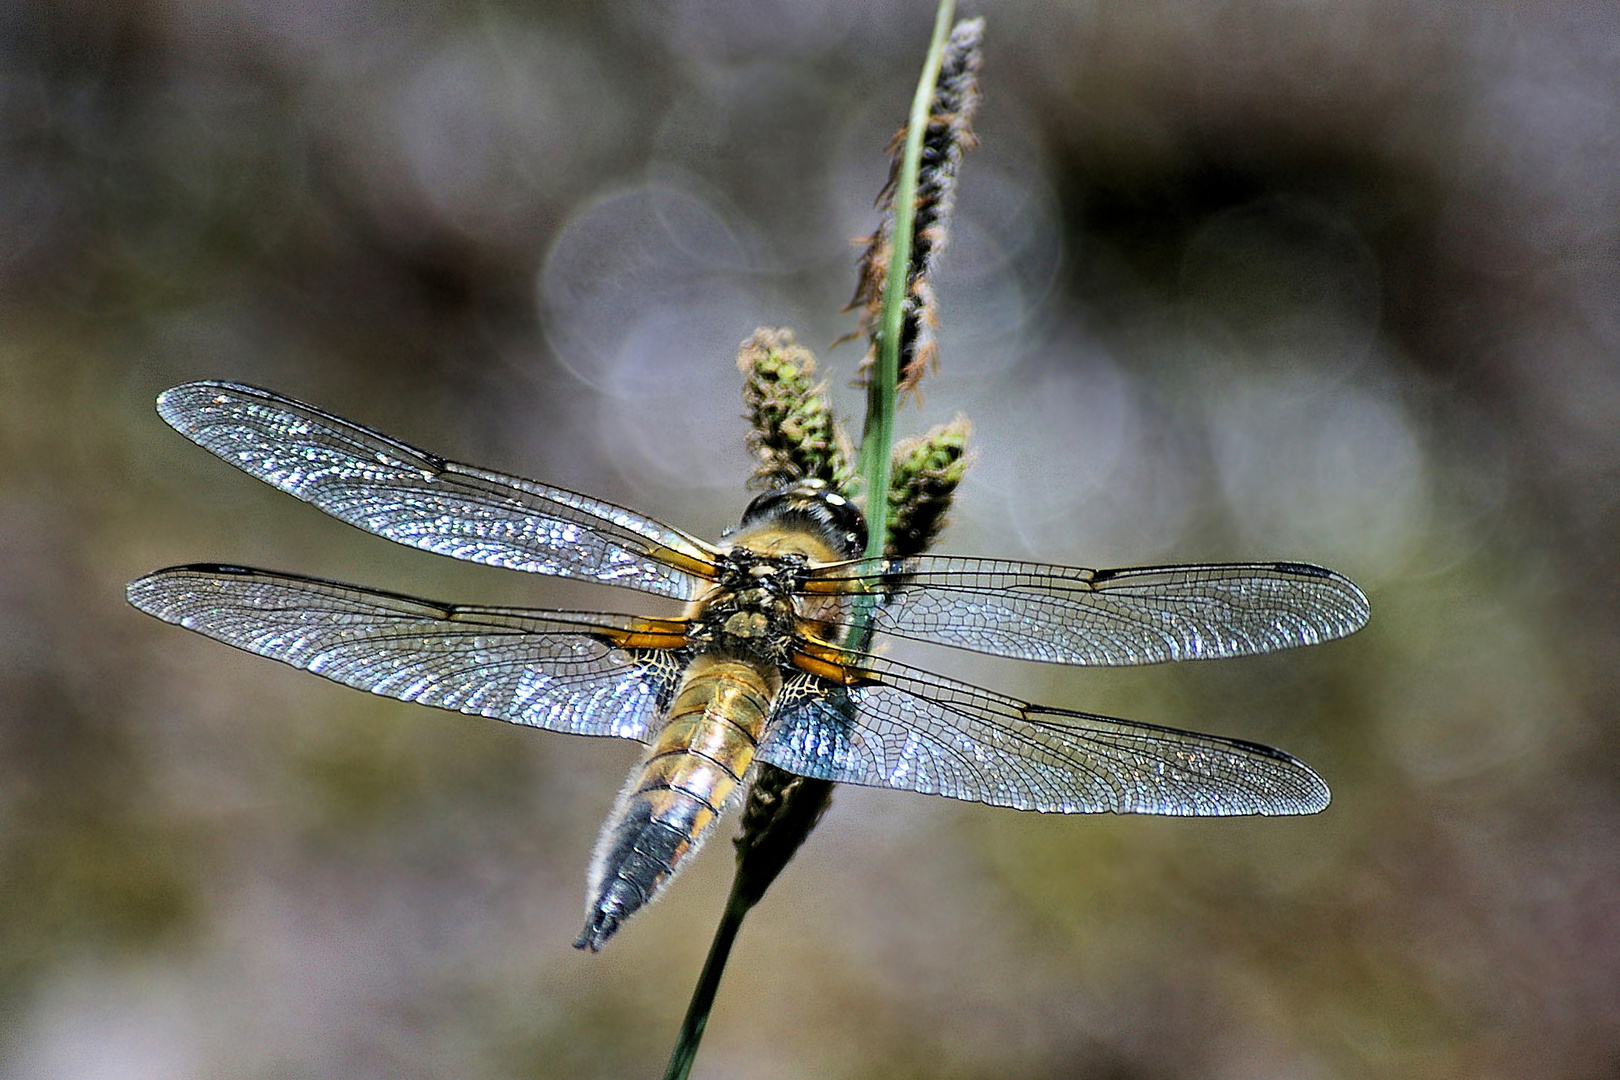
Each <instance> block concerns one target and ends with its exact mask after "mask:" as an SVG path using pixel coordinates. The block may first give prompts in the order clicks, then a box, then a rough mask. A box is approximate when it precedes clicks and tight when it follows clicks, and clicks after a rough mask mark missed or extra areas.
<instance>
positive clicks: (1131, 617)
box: [806, 555, 1367, 666]
mask: <svg viewBox="0 0 1620 1080" xmlns="http://www.w3.org/2000/svg"><path fill="white" fill-rule="evenodd" d="M806 587H807V591H811V592H817V591H830V592H836V591H851V592H874V593H880V594H885V596H884V601H883V603H882V604H880V605H878V606H876V607H875V609H874V610H873V613H872V624H873V626H874V627H875V628H876V629H878V630H881V631H883V632H884V633H888V634H893V635H894V636H896V637H903V638H912V639H915V640H918V641H929V642H936V643H939V644H942V645H954V646H956V647H957V648H962V649H972V650H974V651H976V652H983V653H991V654H993V655H996V656H1012V657H1017V658H1019V659H1023V660H1039V661H1044V662H1046V663H1051V664H1087V665H1103V666H1121V665H1127V664H1156V663H1160V662H1162V661H1165V660H1211V659H1217V658H1220V657H1227V656H1248V655H1252V654H1254V653H1267V652H1275V651H1276V650H1278V649H1288V648H1292V647H1294V646H1297V645H1315V644H1317V643H1318V642H1323V641H1330V640H1332V639H1334V638H1339V637H1344V636H1345V635H1346V634H1351V633H1354V632H1355V631H1357V630H1359V629H1361V627H1362V626H1364V625H1366V622H1367V598H1366V596H1365V595H1363V594H1362V592H1361V590H1360V589H1358V588H1356V586H1355V584H1354V583H1353V582H1351V581H1350V580H1349V579H1347V578H1344V577H1341V576H1339V575H1338V574H1335V573H1334V572H1333V571H1331V570H1324V569H1323V568H1321V567H1319V566H1311V565H1309V564H1306V563H1292V562H1274V563H1228V564H1208V565H1201V566H1200V565H1194V566H1145V567H1137V568H1132V569H1125V570H1087V569H1084V568H1081V567H1069V566H1047V565H1044V564H1041V563H1024V562H1006V561H1002V560H991V559H966V558H956V557H952V556H948V555H929V556H923V557H921V558H916V559H905V560H894V561H885V560H867V561H862V562H853V563H843V564H838V565H834V566H825V567H820V568H818V569H815V570H812V571H811V572H810V574H809V576H808V579H807V586H806Z"/></svg>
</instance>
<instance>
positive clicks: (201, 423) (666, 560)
mask: <svg viewBox="0 0 1620 1080" xmlns="http://www.w3.org/2000/svg"><path fill="white" fill-rule="evenodd" d="M157 407H158V413H159V414H160V415H161V416H162V417H163V419H164V420H166V421H168V422H169V424H171V425H172V426H173V427H174V429H175V430H176V431H178V432H180V433H181V434H182V435H184V436H185V437H186V438H188V439H190V440H192V441H193V442H195V443H196V444H197V445H198V446H201V447H202V448H203V449H205V450H208V451H210V452H211V453H214V454H216V455H218V456H219V457H221V458H223V459H224V460H225V461H228V462H229V463H231V464H232V465H235V466H236V467H237V468H239V469H241V470H242V471H243V472H246V473H248V474H250V475H252V476H256V477H258V478H259V479H260V480H263V481H265V482H266V483H268V484H272V485H274V486H275V487H278V488H280V489H281V490H282V491H285V492H287V493H288V494H291V495H296V496H297V497H298V498H300V499H303V500H304V501H305V502H308V503H312V504H314V505H315V506H317V507H319V508H320V509H322V510H324V511H326V512H327V513H328V514H331V515H332V516H333V517H335V518H338V519H339V520H341V521H346V522H348V523H349V524H351V525H356V526H359V527H360V528H362V529H365V530H366V531H368V532H373V533H376V534H377V535H378V536H383V537H387V538H388V539H389V540H394V541H397V542H398V543H401V544H408V545H410V546H411V547H417V548H422V549H424V550H426V551H434V552H437V553H439V554H440V555H449V556H451V557H453V558H457V559H465V560H467V561H469V562H477V563H486V564H488V565H491V566H505V567H510V568H512V569H515V570H527V571H529V572H530V573H535V574H550V575H553V576H555V577H567V578H582V579H584V580H588V581H600V582H604V583H606V584H609V585H624V586H628V587H629V588H632V589H640V590H642V591H644V592H650V593H657V594H658V595H661V596H670V597H674V598H676V599H680V600H690V599H693V598H695V597H696V596H697V595H698V594H699V593H700V592H702V591H703V588H704V583H705V582H706V580H707V578H708V577H709V576H711V568H712V566H713V561H714V559H713V556H714V549H713V548H711V547H709V545H707V544H705V543H703V542H702V541H701V540H697V539H695V538H693V537H690V536H687V535H686V534H685V533H683V532H680V531H679V530H677V529H673V528H670V527H669V526H667V525H661V524H659V523H658V522H656V521H652V520H650V519H648V518H645V517H642V516H641V515H639V514H637V513H635V512H633V511H630V510H626V509H624V508H623V507H620V506H614V505H613V504H612V503H606V502H601V501H600V500H597V499H592V498H589V497H587V496H584V495H579V494H576V493H574V492H572V491H565V490H563V489H562V488H554V487H548V486H546V485H545V484H540V483H536V482H535V481H533V480H525V479H523V478H521V477H516V476H506V475H504V474H502V473H498V472H491V471H489V470H486V469H478V468H474V467H473V466H470V465H461V464H458V463H456V462H454V461H446V460H445V459H443V458H440V457H435V456H434V455H432V454H429V453H427V452H425V451H422V450H418V449H416V448H415V447H413V446H408V445H406V444H405V443H402V442H399V441H397V440H395V439H391V438H389V437H388V436H386V435H382V434H380V433H378V432H375V431H371V430H369V429H367V428H363V427H361V426H359V425H358V424H353V423H350V422H349V421H347V420H344V419H342V418H341V417H337V416H333V415H331V414H330V413H326V412H322V411H321V410H319V409H316V408H314V407H312V406H309V405H305V404H303V403H301V402H297V401H293V400H291V399H289V398H284V397H282V396H280V395H279V394H273V393H270V392H269V391H268V390H259V389H256V388H254V387H251V386H242V385H239V384H237V383H228V382H196V383H187V384H185V385H184V386H176V387H174V388H173V389H171V390H166V391H164V392H163V393H162V394H161V395H160V396H159V397H158V401H157Z"/></svg>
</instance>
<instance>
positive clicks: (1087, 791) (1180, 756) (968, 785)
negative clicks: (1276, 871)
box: [759, 657, 1329, 816]
mask: <svg viewBox="0 0 1620 1080" xmlns="http://www.w3.org/2000/svg"><path fill="white" fill-rule="evenodd" d="M861 668H862V670H863V672H864V673H867V674H869V675H870V676H871V677H872V678H873V679H874V680H875V682H874V683H873V685H868V686H858V687H853V688H849V689H843V688H836V689H835V688H833V687H832V684H831V683H829V682H827V681H825V680H822V679H819V678H817V677H816V676H813V675H805V674H800V675H796V676H794V677H793V678H792V679H791V680H789V682H788V684H787V685H786V686H785V687H784V689H783V696H782V703H781V705H780V706H779V708H778V710H777V715H776V718H775V719H774V721H773V726H772V727H771V729H770V730H769V731H768V732H767V734H766V737H765V741H764V742H763V743H762V744H761V746H760V750H759V758H760V760H762V761H767V762H770V763H771V764H773V765H777V766H780V767H781V768H784V769H787V770H788V771H790V772H795V773H799V774H800V775H803V776H812V777H817V778H819V779H823V780H834V781H837V782H839V783H845V784H863V785H866V786H870V787H890V788H901V789H904V790H906V791H921V792H927V793H930V794H935V795H948V796H950V797H951V798H953V799H966V800H968V801H970V802H982V803H989V804H990V805H992V806H1010V807H1013V808H1015V809H1019V810H1041V811H1048V812H1056V813H1064V814H1093V813H1106V812H1112V813H1118V814H1174V815H1189V816H1223V815H1230V814H1313V813H1316V812H1317V811H1319V810H1321V809H1323V808H1324V807H1325V806H1327V804H1328V799H1329V793H1328V789H1327V785H1326V784H1324V783H1323V782H1322V780H1321V778H1320V777H1318V776H1317V775H1316V774H1315V773H1314V772H1312V771H1311V769H1310V767H1309V766H1307V765H1305V764H1304V763H1302V762H1299V761H1296V760H1295V759H1294V758H1292V757H1289V756H1288V755H1287V754H1285V753H1283V752H1282V751H1280V750H1273V749H1271V748H1270V747H1268V746H1261V745H1259V744H1258V743H1251V742H1244V741H1242V740H1240V739H1224V738H1221V737H1219V736H1216V735H1199V734H1195V733H1193V732H1189V731H1177V730H1175V729H1173V728H1163V727H1155V726H1153V725H1150V724H1137V723H1132V722H1131V721H1129V720H1114V719H1110V718H1109V717H1106V716H1093V715H1091V714H1089V713H1079V712H1069V711H1066V710H1063V709H1048V708H1043V707H1041V706H1036V705H1031V704H1029V703H1027V702H1023V701H1018V700H1016V699H1014V698H1010V697H1004V696H1002V695H1000V694H996V693H993V692H991V691H989V690H982V689H980V688H978V687H976V686H969V685H968V684H966V683H959V682H954V681H952V680H949V679H944V678H941V677H939V676H935V675H931V674H929V673H927V672H923V671H918V670H916V669H914V668H909V667H906V666H904V665H901V664H896V663H894V662H892V661H888V660H884V659H882V658H878V657H869V658H863V659H862V660H861Z"/></svg>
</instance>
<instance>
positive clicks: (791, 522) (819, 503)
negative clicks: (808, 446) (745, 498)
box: [737, 480, 866, 562]
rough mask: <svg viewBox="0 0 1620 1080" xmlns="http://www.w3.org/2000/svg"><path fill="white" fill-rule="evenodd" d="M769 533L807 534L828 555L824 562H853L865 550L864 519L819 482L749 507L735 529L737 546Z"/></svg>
mask: <svg viewBox="0 0 1620 1080" xmlns="http://www.w3.org/2000/svg"><path fill="white" fill-rule="evenodd" d="M768 532H781V533H792V532H797V533H808V534H810V535H811V536H812V537H814V538H815V539H816V540H818V541H820V543H821V544H822V545H824V546H825V547H826V548H827V549H828V550H829V552H830V553H831V555H832V557H831V558H830V559H822V560H820V561H824V562H836V561H839V560H842V559H856V558H859V557H860V555H861V552H863V551H864V550H865V549H866V518H864V517H862V516H861V512H860V511H859V510H857V509H856V508H855V504H854V503H852V502H850V501H849V500H848V499H846V498H844V497H843V496H842V495H840V494H838V492H836V491H834V490H833V489H832V488H830V487H828V486H827V485H826V484H825V483H824V482H822V481H820V480H801V481H799V482H798V483H796V484H789V485H788V486H787V487H779V488H776V489H775V490H772V491H767V492H766V493H765V494H763V495H761V496H759V497H758V498H757V499H755V500H754V501H753V502H751V503H749V504H748V509H747V510H744V511H743V516H742V523H741V524H740V525H739V526H738V527H737V535H738V540H739V543H747V539H746V538H747V537H749V536H750V535H759V534H761V533H768ZM813 557H815V556H813Z"/></svg>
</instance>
